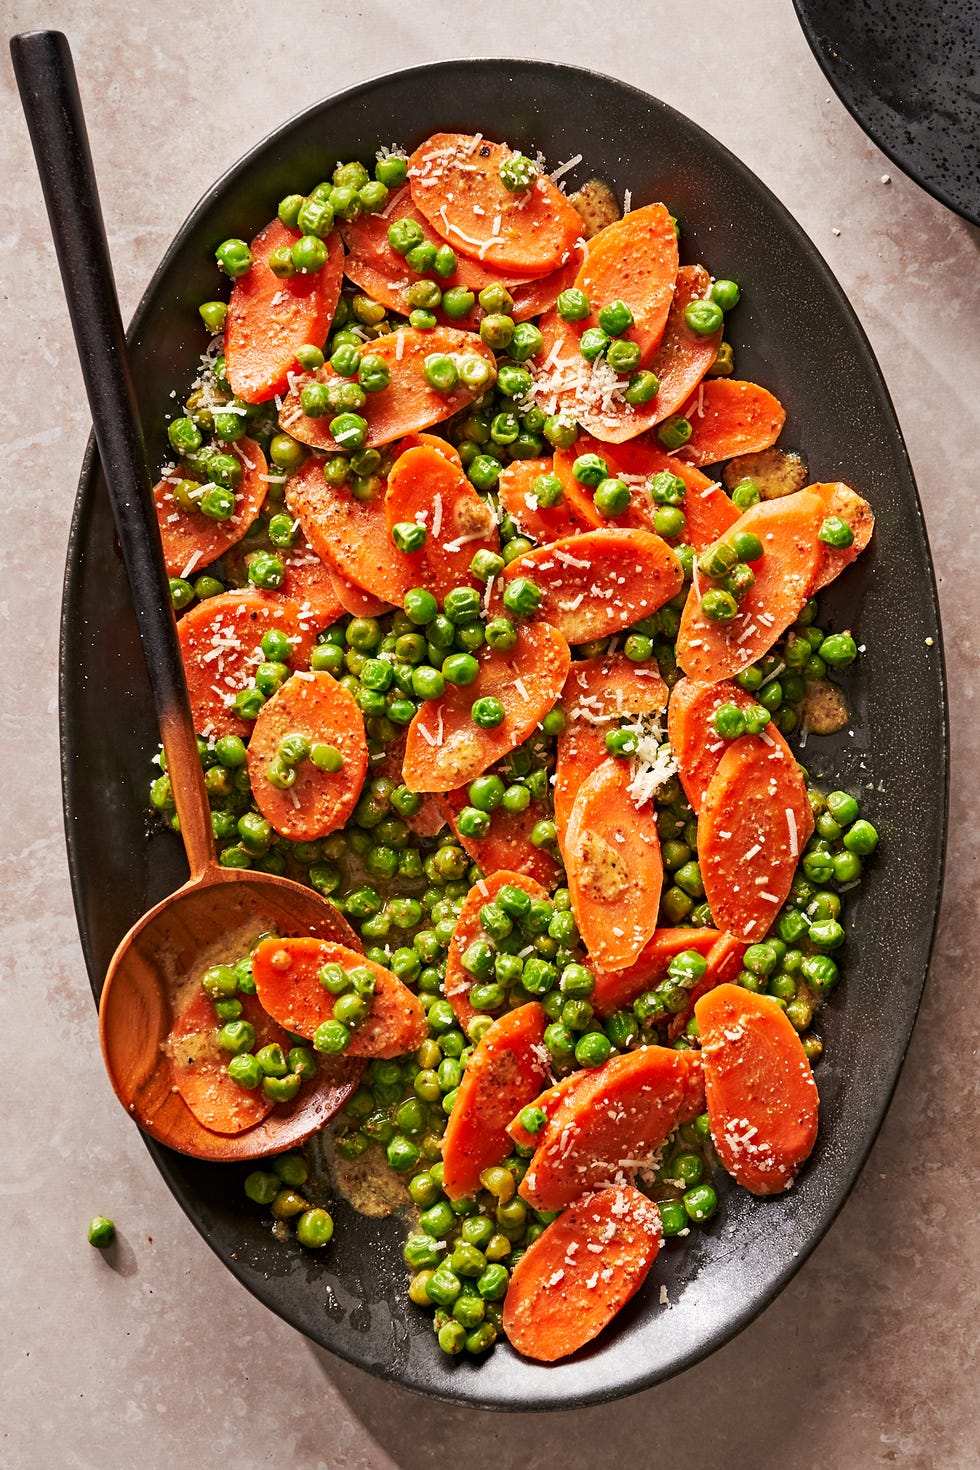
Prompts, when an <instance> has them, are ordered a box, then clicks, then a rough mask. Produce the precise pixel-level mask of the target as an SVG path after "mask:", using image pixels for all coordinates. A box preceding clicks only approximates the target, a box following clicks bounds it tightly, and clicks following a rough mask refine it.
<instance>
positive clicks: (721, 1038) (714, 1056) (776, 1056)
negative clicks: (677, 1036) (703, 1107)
mask: <svg viewBox="0 0 980 1470" xmlns="http://www.w3.org/2000/svg"><path fill="white" fill-rule="evenodd" d="M694 1014H695V1016H696V1017H697V1022H698V1030H699V1032H700V1036H701V1056H702V1058H703V1059H704V1087H705V1094H706V1098H707V1104H708V1118H709V1121H710V1123H711V1139H712V1142H713V1143H714V1146H715V1150H716V1151H717V1154H718V1157H719V1158H720V1159H721V1162H722V1163H723V1164H724V1166H725V1168H726V1169H727V1170H728V1172H729V1174H731V1175H732V1176H733V1178H735V1179H737V1180H738V1182H739V1184H741V1185H742V1187H743V1189H748V1190H749V1191H750V1192H751V1193H752V1194H762V1195H766V1194H778V1193H779V1192H780V1191H781V1190H784V1189H788V1188H789V1186H790V1185H791V1184H792V1182H793V1180H794V1178H795V1177H796V1174H797V1173H798V1171H799V1169H800V1168H801V1167H802V1165H803V1164H804V1163H805V1161H806V1160H807V1159H808V1158H809V1156H810V1153H811V1151H812V1149H813V1145H814V1143H815V1142H816V1138H817V1114H818V1110H819V1104H820V1099H819V1096H818V1093H817V1085H816V1083H815V1082H814V1080H813V1073H812V1071H811V1070H810V1063H809V1061H808V1060H807V1055H806V1052H805V1051H804V1050H803V1044H802V1042H801V1041H800V1038H799V1037H798V1036H797V1034H796V1032H795V1031H794V1030H793V1027H792V1025H791V1023H790V1021H789V1020H788V1019H787V1017H786V1015H785V1013H784V1012H783V1011H782V1010H781V1009H780V1007H779V1004H778V1002H777V1001H775V1000H773V998H772V997H771V996H768V995H754V994H753V993H752V992H751V991H748V990H743V989H742V988H741V986H738V985H720V986H718V988H717V989H716V990H712V991H711V992H710V994H708V995H705V996H703V997H702V998H701V1000H699V1001H698V1003H697V1005H696V1006H695V1008H694Z"/></svg>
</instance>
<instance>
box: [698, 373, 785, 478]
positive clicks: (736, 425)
mask: <svg viewBox="0 0 980 1470" xmlns="http://www.w3.org/2000/svg"><path fill="white" fill-rule="evenodd" d="M680 412H681V414H682V415H683V417H684V418H686V419H687V421H688V423H689V424H690V425H691V429H692V433H691V437H690V439H688V441H687V443H686V444H685V445H684V448H683V449H682V450H681V451H680V452H681V454H682V455H683V457H684V458H685V459H686V460H687V461H688V463H689V464H717V463H718V461H719V460H722V459H731V458H732V457H733V455H736V454H754V453H755V452H756V451H757V450H759V449H768V448H769V447H770V445H772V444H775V442H776V440H777V439H778V438H779V436H780V434H781V433H782V429H783V424H784V423H785V422H786V410H785V409H784V408H783V405H782V404H781V403H780V402H779V400H778V398H774V397H773V395H772V394H771V393H770V392H768V390H767V389H765V388H760V387H759V384H758V383H743V382H738V381H737V380H736V379H735V378H712V379H711V380H710V381H709V382H706V383H702V384H701V385H700V387H699V388H698V391H697V393H696V394H694V395H693V396H692V397H691V398H689V399H688V401H687V402H686V403H685V404H684V405H683V406H682V408H681V410H680Z"/></svg>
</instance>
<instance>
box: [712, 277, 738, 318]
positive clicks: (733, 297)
mask: <svg viewBox="0 0 980 1470" xmlns="http://www.w3.org/2000/svg"><path fill="white" fill-rule="evenodd" d="M741 294H742V293H741V291H740V290H739V288H738V286H737V285H736V283H735V282H734V281H728V280H718V281H715V283H714V285H713V286H712V288H711V299H712V301H714V302H715V303H716V304H717V305H718V306H720V307H721V309H722V311H726V312H727V311H731V309H732V307H733V306H737V305H738V303H739V299H740V297H741Z"/></svg>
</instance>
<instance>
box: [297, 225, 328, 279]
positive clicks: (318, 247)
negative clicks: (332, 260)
mask: <svg viewBox="0 0 980 1470" xmlns="http://www.w3.org/2000/svg"><path fill="white" fill-rule="evenodd" d="M289 253H290V255H291V257H292V262H293V265H294V267H295V268H296V270H297V271H298V272H299V273H300V275H304V276H307V275H315V274H316V272H317V271H321V270H322V269H323V267H324V266H325V265H326V263H327V257H328V250H327V247H326V245H325V244H324V243H323V241H322V240H321V239H320V238H319V237H318V236H317V235H301V236H300V238H299V239H298V240H297V241H295V243H294V244H293V245H292V247H291V249H290V252H289Z"/></svg>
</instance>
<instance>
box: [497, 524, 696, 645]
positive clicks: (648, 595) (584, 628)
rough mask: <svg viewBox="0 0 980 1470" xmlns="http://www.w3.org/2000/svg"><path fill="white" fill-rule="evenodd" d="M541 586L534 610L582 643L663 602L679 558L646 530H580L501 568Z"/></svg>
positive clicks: (675, 581) (673, 585)
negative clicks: (539, 600)
mask: <svg viewBox="0 0 980 1470" xmlns="http://www.w3.org/2000/svg"><path fill="white" fill-rule="evenodd" d="M519 577H527V578H529V579H530V580H531V581H532V582H533V583H534V585H535V586H536V587H537V588H538V589H539V590H540V591H541V593H542V594H543V595H542V598H541V603H540V606H539V609H538V616H539V617H542V618H545V619H546V620H547V621H548V622H549V623H551V625H552V626H553V627H555V628H558V629H559V631H560V632H561V633H562V634H563V636H564V637H565V638H566V639H567V641H568V642H569V643H588V642H590V641H591V640H592V639H594V638H605V637H608V635H609V634H610V633H618V632H620V631H621V630H622V629H623V628H629V627H630V626H631V625H632V624H633V623H636V622H639V620H640V619H641V618H646V617H649V615H650V614H651V613H653V612H656V611H657V608H659V607H663V605H664V603H665V602H669V601H670V599H671V598H672V597H673V596H674V594H675V592H678V591H679V590H680V588H681V587H682V586H683V585H684V574H683V572H682V570H681V564H680V562H679V561H678V560H677V557H676V556H675V555H674V553H673V552H672V551H671V549H670V547H669V546H668V545H667V543H666V541H663V540H662V539H661V538H660V537H659V536H654V535H653V534H652V533H651V532H650V531H619V530H609V531H584V532H582V534H581V535H578V536H566V537H564V538H563V539H562V540H561V541H556V542H554V544H553V545H551V546H538V547H535V549H534V550H533V551H529V552H527V553H526V554H525V555H524V556H519V557H517V558H516V559H515V560H514V561H512V562H511V563H510V565H509V566H508V567H507V569H506V571H505V572H504V579H505V581H507V582H513V581H515V580H516V579H517V578H519Z"/></svg>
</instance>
